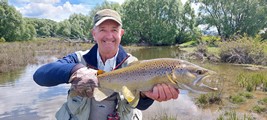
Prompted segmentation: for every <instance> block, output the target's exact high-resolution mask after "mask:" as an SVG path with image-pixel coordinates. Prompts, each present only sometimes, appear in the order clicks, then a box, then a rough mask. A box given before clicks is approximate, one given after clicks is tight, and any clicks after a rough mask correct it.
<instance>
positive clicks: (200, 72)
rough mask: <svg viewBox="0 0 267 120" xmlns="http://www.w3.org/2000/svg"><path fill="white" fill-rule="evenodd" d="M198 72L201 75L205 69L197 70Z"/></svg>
mask: <svg viewBox="0 0 267 120" xmlns="http://www.w3.org/2000/svg"><path fill="white" fill-rule="evenodd" d="M196 73H197V74H200V75H201V74H203V73H204V71H202V70H197V71H196Z"/></svg>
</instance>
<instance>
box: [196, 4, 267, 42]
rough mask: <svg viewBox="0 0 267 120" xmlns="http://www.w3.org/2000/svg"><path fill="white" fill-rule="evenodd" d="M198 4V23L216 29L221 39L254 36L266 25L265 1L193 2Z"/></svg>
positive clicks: (266, 9)
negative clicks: (235, 36)
mask: <svg viewBox="0 0 267 120" xmlns="http://www.w3.org/2000/svg"><path fill="white" fill-rule="evenodd" d="M193 1H194V2H195V3H199V4H200V8H199V14H198V22H199V24H207V25H208V26H209V27H212V26H214V27H216V29H217V31H218V34H219V35H220V36H221V37H222V38H229V37H231V36H232V35H235V34H241V35H243V34H247V35H249V36H254V35H256V34H257V33H258V32H259V30H261V29H263V28H264V27H266V25H267V16H266V14H267V6H266V4H267V1H266V0H193Z"/></svg>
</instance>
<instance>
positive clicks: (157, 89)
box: [142, 84, 179, 102]
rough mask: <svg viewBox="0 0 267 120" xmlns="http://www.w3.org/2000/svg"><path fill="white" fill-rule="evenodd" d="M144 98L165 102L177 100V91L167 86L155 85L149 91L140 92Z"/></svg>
mask: <svg viewBox="0 0 267 120" xmlns="http://www.w3.org/2000/svg"><path fill="white" fill-rule="evenodd" d="M142 93H143V94H144V95H145V96H146V97H149V98H151V99H153V100H156V101H159V102H161V101H167V100H170V99H177V98H178V95H179V90H178V89H176V88H174V87H173V86H171V85H168V84H157V85H155V86H154V87H153V89H152V90H150V91H143V92H142Z"/></svg>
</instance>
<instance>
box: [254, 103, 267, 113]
mask: <svg viewBox="0 0 267 120" xmlns="http://www.w3.org/2000/svg"><path fill="white" fill-rule="evenodd" d="M252 110H253V111H254V112H257V113H262V112H265V111H267V109H266V107H264V106H261V105H255V106H253V108H252Z"/></svg>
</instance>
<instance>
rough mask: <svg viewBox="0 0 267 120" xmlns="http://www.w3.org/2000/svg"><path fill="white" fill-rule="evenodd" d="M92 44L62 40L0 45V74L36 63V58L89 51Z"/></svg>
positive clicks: (58, 56) (59, 56)
mask: <svg viewBox="0 0 267 120" xmlns="http://www.w3.org/2000/svg"><path fill="white" fill-rule="evenodd" d="M91 46H92V44H88V43H71V42H64V41H62V40H40V39H38V40H35V41H26V42H11V43H8V42H4V43H0V51H1V53H0V73H5V72H10V71H13V70H17V69H22V68H23V67H25V66H26V65H28V64H35V63H37V56H55V57H57V58H61V57H63V56H65V55H67V54H69V53H72V52H75V51H77V50H86V49H89V48H90V47H91Z"/></svg>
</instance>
